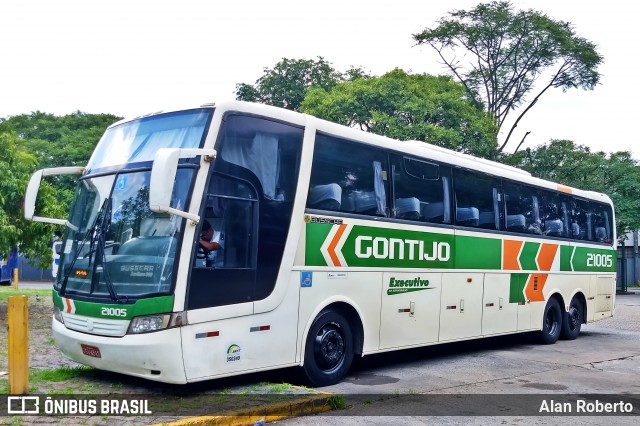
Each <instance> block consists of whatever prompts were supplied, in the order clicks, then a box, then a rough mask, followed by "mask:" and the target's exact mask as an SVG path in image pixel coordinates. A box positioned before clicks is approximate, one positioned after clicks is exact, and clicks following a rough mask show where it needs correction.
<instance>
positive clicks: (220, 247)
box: [193, 174, 257, 269]
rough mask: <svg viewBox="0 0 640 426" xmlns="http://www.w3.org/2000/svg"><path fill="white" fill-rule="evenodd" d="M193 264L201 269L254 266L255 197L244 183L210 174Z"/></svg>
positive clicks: (252, 191) (249, 187)
mask: <svg viewBox="0 0 640 426" xmlns="http://www.w3.org/2000/svg"><path fill="white" fill-rule="evenodd" d="M205 203H206V204H205V210H204V215H203V217H202V220H201V221H200V228H199V233H198V235H197V236H196V238H197V240H198V241H197V242H196V245H197V250H196V252H195V257H194V260H193V264H194V266H195V267H205V268H236V269H237V268H253V267H255V256H254V251H255V245H256V244H255V241H254V238H255V230H254V225H255V222H256V221H255V220H254V215H255V210H256V207H257V197H256V194H255V191H254V190H253V188H252V187H251V186H249V185H248V184H247V183H245V182H242V181H239V180H236V179H231V178H228V177H224V176H220V175H217V174H213V175H212V177H211V180H210V183H209V189H208V191H207V195H206V197H205Z"/></svg>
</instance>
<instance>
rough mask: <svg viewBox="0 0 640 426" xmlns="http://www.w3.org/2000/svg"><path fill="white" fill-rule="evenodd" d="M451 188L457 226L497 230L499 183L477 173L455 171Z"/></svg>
mask: <svg viewBox="0 0 640 426" xmlns="http://www.w3.org/2000/svg"><path fill="white" fill-rule="evenodd" d="M453 186H454V189H455V191H454V192H455V202H456V224H457V225H462V226H473V227H480V228H485V229H498V228H499V226H498V224H499V223H500V209H499V208H498V203H499V200H498V187H499V181H497V180H496V179H492V178H490V177H487V176H484V175H480V174H477V173H472V172H466V171H462V170H455V171H454V173H453Z"/></svg>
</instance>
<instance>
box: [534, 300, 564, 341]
mask: <svg viewBox="0 0 640 426" xmlns="http://www.w3.org/2000/svg"><path fill="white" fill-rule="evenodd" d="M561 330H562V309H560V304H559V303H558V301H557V300H556V299H549V301H548V302H547V306H545V307H544V315H543V317H542V330H540V332H539V334H538V336H539V338H540V342H541V343H544V344H545V345H551V344H553V343H555V342H557V341H558V338H559V337H560V331H561Z"/></svg>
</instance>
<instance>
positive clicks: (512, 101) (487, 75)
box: [413, 1, 603, 151]
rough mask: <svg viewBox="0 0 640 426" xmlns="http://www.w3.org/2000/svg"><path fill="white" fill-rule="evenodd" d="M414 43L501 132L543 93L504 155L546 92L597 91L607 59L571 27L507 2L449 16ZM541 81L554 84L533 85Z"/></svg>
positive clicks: (483, 4) (415, 36) (420, 34)
mask: <svg viewBox="0 0 640 426" xmlns="http://www.w3.org/2000/svg"><path fill="white" fill-rule="evenodd" d="M413 38H414V40H415V41H416V42H417V44H419V45H420V44H425V45H428V46H431V47H432V48H433V49H435V50H436V51H437V52H438V54H439V55H440V58H441V59H442V61H443V62H444V64H445V66H446V67H447V68H448V69H449V71H450V72H451V74H452V75H453V76H455V78H456V79H458V80H459V81H460V82H461V83H462V84H464V85H465V87H466V89H467V91H468V93H469V94H470V95H471V96H472V97H473V98H474V99H476V100H477V101H479V102H480V101H482V102H483V103H484V104H485V105H486V107H487V110H488V111H489V114H490V115H491V116H492V117H493V118H494V120H495V123H496V126H497V128H498V131H499V130H500V129H501V128H502V125H503V124H504V122H505V120H506V118H507V116H508V115H509V113H510V112H511V111H512V110H514V109H516V108H518V107H520V106H523V105H524V104H525V101H526V96H527V95H528V94H529V93H530V92H531V91H532V90H533V89H534V87H535V89H536V90H539V91H538V93H537V94H536V95H535V96H534V98H533V99H531V100H530V101H529V102H528V103H527V105H526V107H525V108H524V109H523V111H522V112H521V113H520V115H519V116H518V117H517V119H516V120H515V123H514V124H513V125H512V127H511V129H510V131H509V133H508V135H507V137H506V140H505V141H504V143H503V144H502V145H501V147H500V151H502V150H503V149H504V147H505V146H506V144H507V142H508V141H509V138H510V136H511V134H512V133H513V131H514V129H515V128H516V127H517V125H518V122H519V121H520V119H521V118H522V117H523V116H524V115H525V114H526V113H527V111H529V109H531V107H532V106H533V105H534V104H535V103H536V102H537V101H538V99H539V98H540V96H541V95H542V94H543V93H545V92H546V91H547V89H549V88H560V89H562V90H567V89H572V88H583V89H593V88H594V87H595V86H596V85H597V84H598V82H599V80H600V73H599V72H598V70H597V68H598V65H600V64H601V63H602V61H603V58H602V56H601V55H600V54H599V53H598V52H597V50H596V45H595V44H593V43H591V42H590V41H588V40H586V39H584V38H582V37H579V36H577V35H576V33H575V31H574V29H573V27H572V25H571V24H570V23H568V22H564V21H555V20H553V19H551V18H550V17H548V16H547V15H545V14H543V13H541V12H538V11H534V10H526V11H519V12H516V11H514V10H513V6H512V5H511V3H510V2H508V1H494V2H491V3H481V4H479V5H477V6H476V7H474V8H473V9H471V10H469V11H465V10H456V11H453V12H450V14H449V18H448V19H445V18H443V19H441V20H440V21H439V23H438V25H437V26H436V27H435V28H427V29H424V30H423V31H422V32H420V33H417V34H414V35H413ZM460 58H468V61H467V62H463V59H460ZM541 76H545V78H546V76H550V78H549V80H548V81H547V82H546V83H544V82H541V84H538V85H535V84H536V83H537V81H538V79H539V78H540V77H541ZM534 85H535V86H534Z"/></svg>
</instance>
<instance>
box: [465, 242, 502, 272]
mask: <svg viewBox="0 0 640 426" xmlns="http://www.w3.org/2000/svg"><path fill="white" fill-rule="evenodd" d="M455 242H456V244H455V246H454V253H455V267H456V269H500V268H501V267H502V240H498V239H495V238H478V237H465V236H456V237H455Z"/></svg>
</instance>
